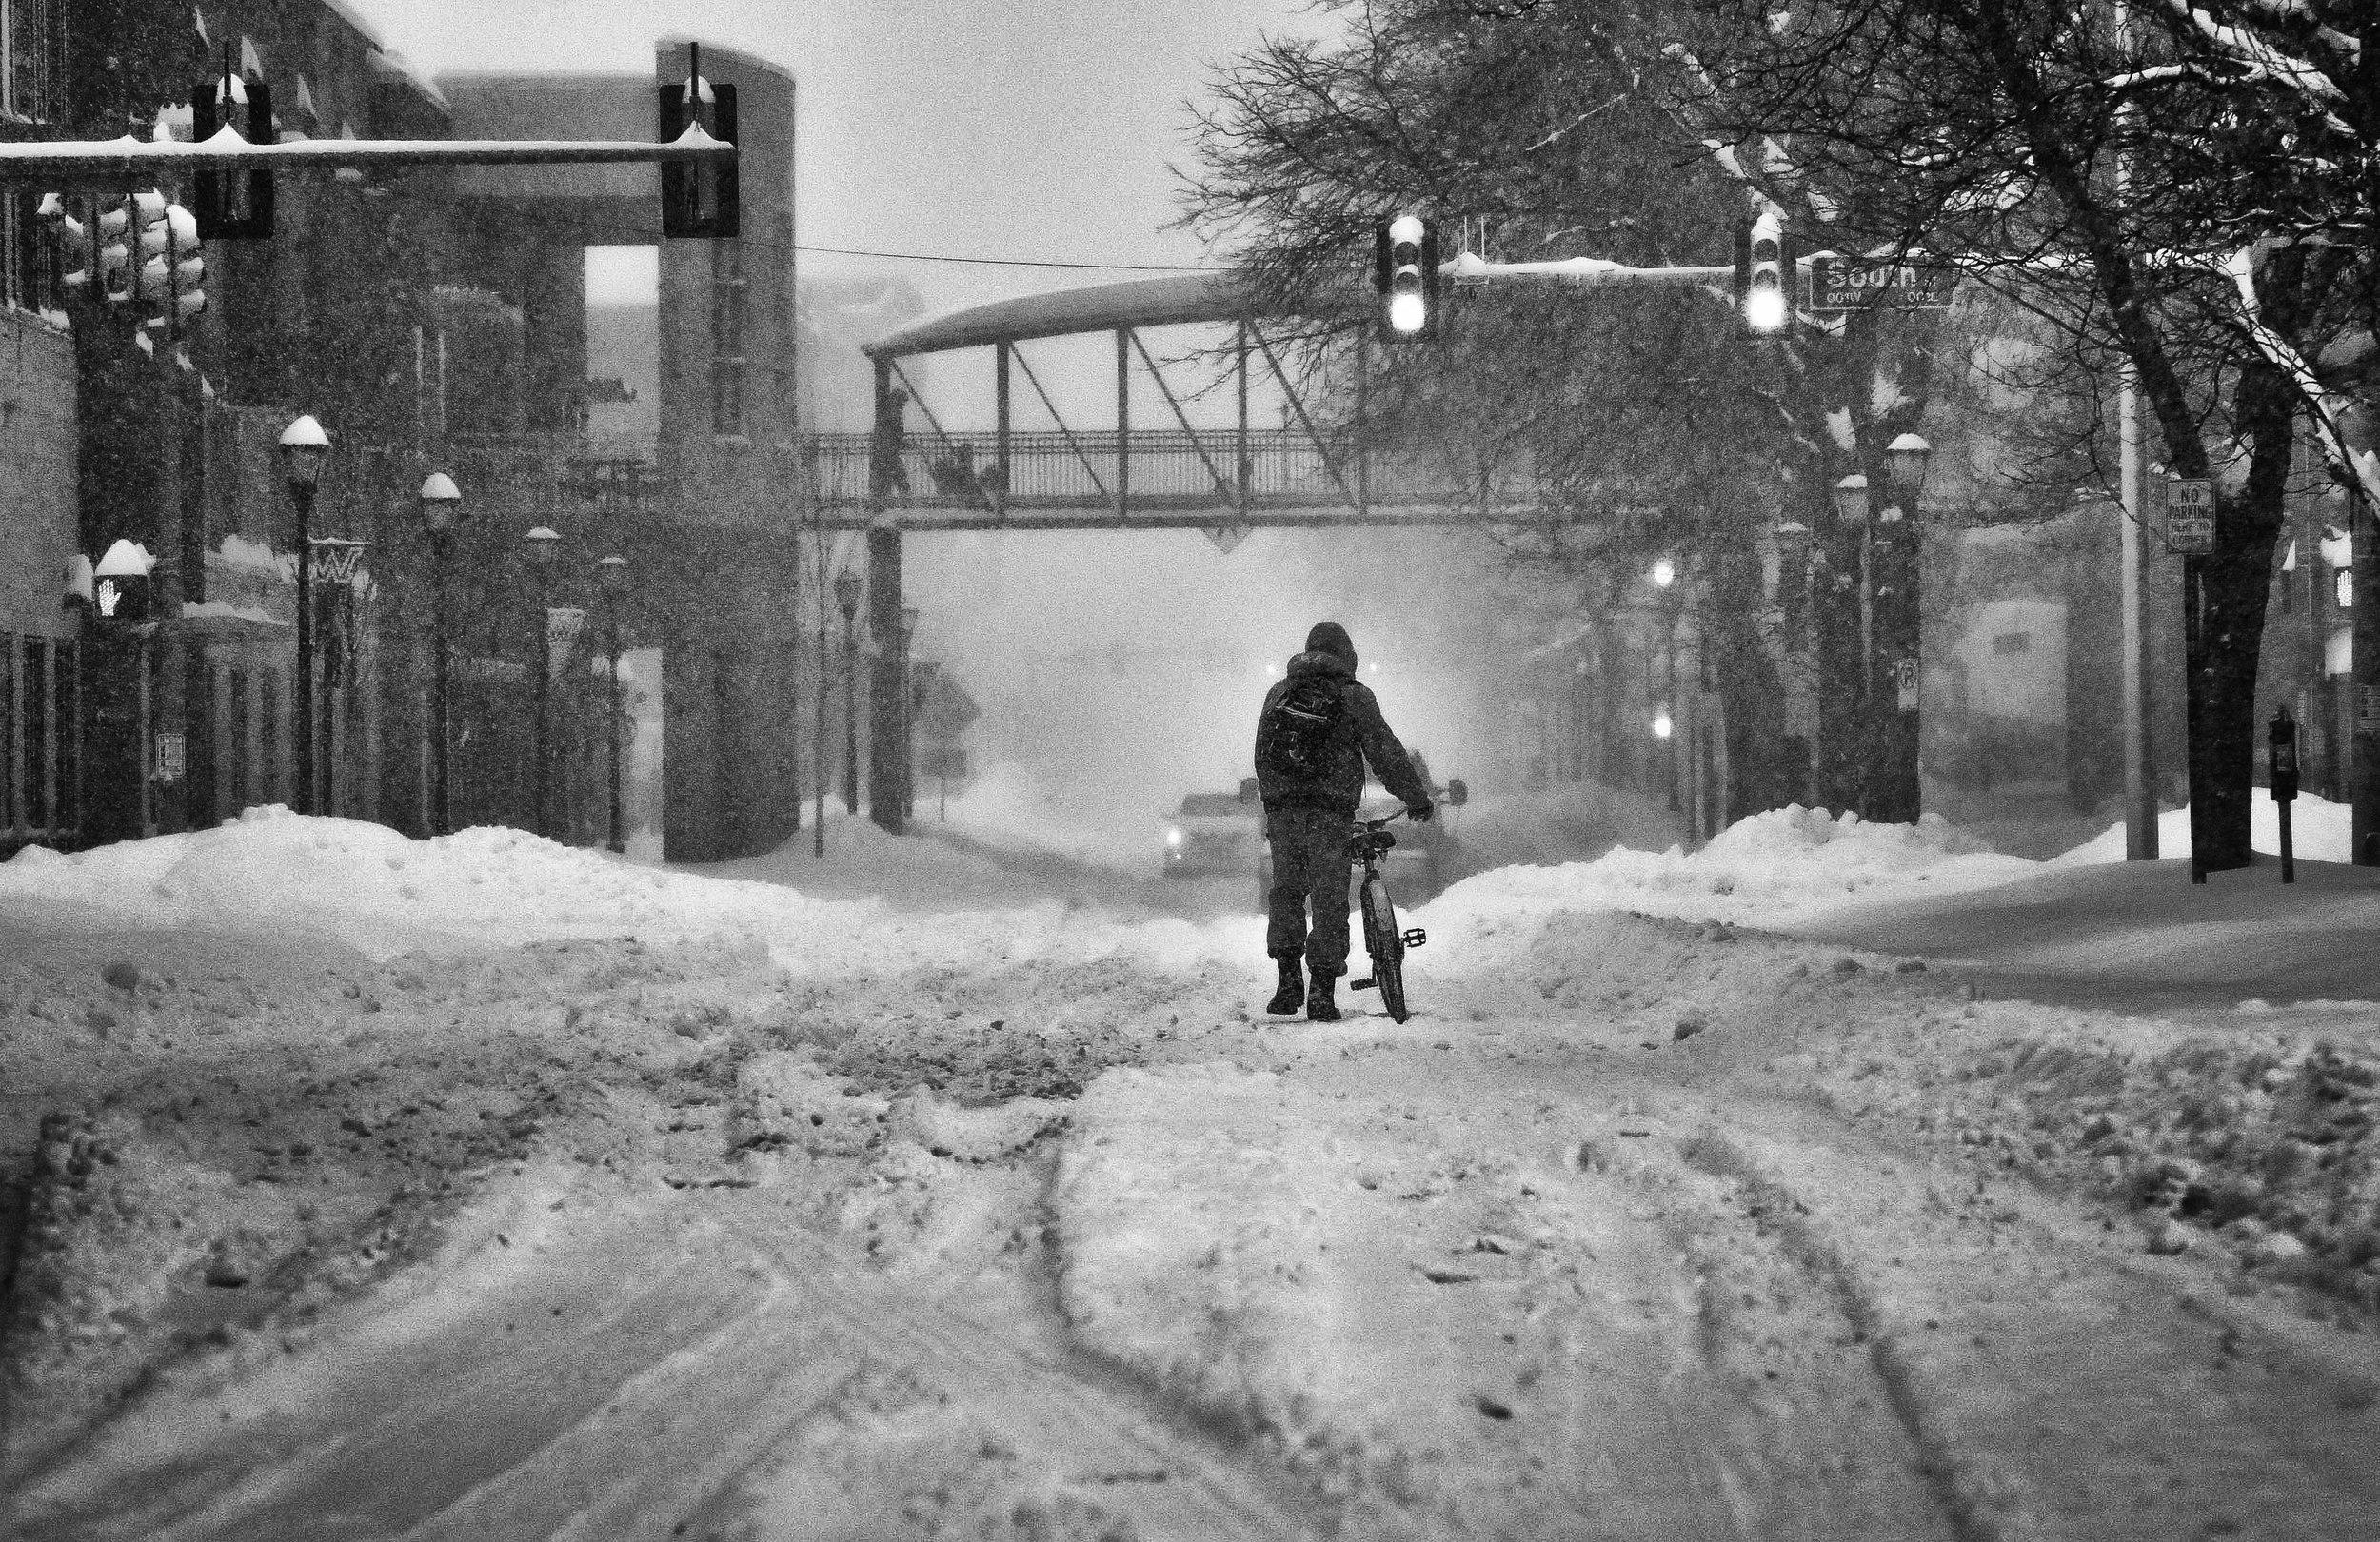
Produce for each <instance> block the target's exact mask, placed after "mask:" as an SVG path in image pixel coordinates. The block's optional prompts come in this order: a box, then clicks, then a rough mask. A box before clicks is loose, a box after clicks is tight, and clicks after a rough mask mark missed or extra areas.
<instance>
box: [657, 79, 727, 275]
mask: <svg viewBox="0 0 2380 1542" xmlns="http://www.w3.org/2000/svg"><path fill="white" fill-rule="evenodd" d="M660 94H661V139H662V143H663V144H664V145H666V144H670V143H672V142H674V141H675V140H677V139H678V138H679V137H680V136H682V135H683V134H684V133H685V131H686V130H687V129H688V128H701V129H702V130H703V132H704V133H706V134H708V135H710V137H711V138H713V139H716V140H719V141H720V142H722V143H723V144H728V145H732V144H734V143H735V142H736V89H735V88H734V87H733V86H730V85H728V84H727V83H725V82H724V81H712V80H704V78H703V49H702V45H701V44H699V43H689V44H687V45H686V78H685V80H684V82H683V83H680V84H677V85H671V86H664V87H662V88H661V93H660ZM742 226H743V208H742V192H741V188H740V186H739V184H738V181H737V177H736V163H735V162H734V161H732V160H705V161H664V162H662V164H661V233H662V234H663V235H664V237H670V238H682V237H718V236H727V237H733V236H735V235H736V234H738V233H739V231H740V229H741V227H742Z"/></svg>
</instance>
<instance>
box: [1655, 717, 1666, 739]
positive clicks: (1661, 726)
mask: <svg viewBox="0 0 2380 1542" xmlns="http://www.w3.org/2000/svg"><path fill="white" fill-rule="evenodd" d="M1669 736H1670V721H1669V714H1668V713H1666V712H1659V713H1656V714H1654V718H1653V737H1654V738H1656V739H1667V738H1668V737H1669Z"/></svg>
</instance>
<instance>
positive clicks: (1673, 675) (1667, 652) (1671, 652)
mask: <svg viewBox="0 0 2380 1542" xmlns="http://www.w3.org/2000/svg"><path fill="white" fill-rule="evenodd" d="M1652 578H1653V586H1654V587H1655V588H1656V589H1658V590H1660V591H1661V598H1662V600H1663V602H1664V606H1663V609H1664V612H1665V616H1664V619H1665V621H1666V622H1667V624H1668V632H1669V636H1668V638H1667V641H1666V645H1665V647H1664V649H1663V664H1662V676H1661V697H1662V704H1661V716H1660V718H1659V720H1658V721H1657V722H1656V723H1655V725H1654V730H1653V731H1654V735H1655V737H1656V738H1658V739H1661V740H1665V741H1667V742H1668V745H1669V806H1670V812H1672V813H1676V812H1677V811H1678V810H1679V809H1680V808H1682V807H1683V806H1684V804H1683V803H1682V802H1680V801H1679V787H1678V783H1679V781H1681V780H1683V776H1684V771H1683V762H1682V761H1681V760H1680V757H1681V756H1682V755H1683V754H1684V753H1685V746H1684V744H1683V741H1682V739H1681V736H1680V735H1679V734H1678V732H1677V721H1678V716H1679V714H1678V701H1677V606H1678V600H1679V595H1678V592H1677V564H1676V563H1674V562H1672V561H1670V560H1669V559H1668V558H1667V557H1662V558H1658V559H1656V561H1655V562H1654V563H1653V574H1652Z"/></svg>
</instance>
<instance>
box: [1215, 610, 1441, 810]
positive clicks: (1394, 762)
mask: <svg viewBox="0 0 2380 1542" xmlns="http://www.w3.org/2000/svg"><path fill="white" fill-rule="evenodd" d="M1317 675H1320V676H1324V677H1326V678H1329V679H1331V680H1334V681H1336V682H1339V700H1340V701H1341V702H1343V703H1344V704H1345V707H1346V710H1345V711H1344V712H1343V713H1342V714H1341V715H1340V728H1339V744H1338V745H1337V747H1336V748H1335V750H1334V751H1333V753H1332V755H1331V758H1330V763H1329V765H1328V767H1327V768H1326V769H1325V770H1324V772H1323V774H1322V775H1320V776H1319V777H1314V778H1310V779H1309V778H1293V777H1284V776H1281V775H1279V774H1278V773H1276V772H1272V771H1268V770H1266V769H1265V761H1266V759H1267V757H1266V755H1265V743H1264V724H1265V722H1266V721H1267V720H1268V719H1269V718H1270V717H1271V716H1272V709H1273V704H1274V703H1275V702H1279V700H1280V699H1281V698H1282V697H1283V696H1284V695H1286V694H1288V691H1289V688H1290V687H1291V686H1292V685H1294V684H1296V683H1297V682H1299V681H1301V680H1305V679H1309V678H1311V677H1313V676H1317ZM1366 761H1369V762H1370V763H1371V766H1372V770H1373V771H1374V773H1375V774H1377V775H1378V777H1379V779H1380V784H1381V785H1382V786H1384V787H1386V788H1387V789H1388V790H1389V791H1390V792H1391V793H1393V794H1395V795H1396V796H1397V797H1398V798H1399V799H1401V800H1402V801H1405V802H1406V803H1408V804H1412V805H1416V806H1418V805H1420V804H1424V803H1427V802H1429V801H1430V789H1429V785H1428V784H1427V783H1426V782H1424V781H1422V780H1421V778H1420V776H1419V775H1418V773H1416V772H1415V770H1414V768H1413V760H1412V758H1411V757H1410V756H1408V755H1406V753H1405V746H1404V745H1403V744H1401V743H1399V742H1398V739H1397V736H1396V735H1395V734H1394V733H1392V732H1390V730H1389V726H1388V720H1387V719H1385V718H1383V717H1382V716H1380V703H1379V699H1378V697H1376V696H1374V695H1373V694H1372V689H1371V687H1370V686H1368V685H1366V684H1364V683H1363V682H1361V681H1359V680H1358V679H1357V678H1356V645H1355V642H1354V641H1353V640H1352V639H1350V638H1349V637H1348V636H1347V629H1346V628H1345V627H1343V626H1341V625H1339V623H1337V622H1322V623H1319V624H1318V625H1317V626H1316V627H1315V628H1314V630H1313V631H1311V632H1309V633H1308V634H1306V650H1305V651H1304V652H1303V653H1300V654H1298V655H1297V656H1296V657H1294V658H1292V659H1291V660H1290V661H1289V668H1288V671H1287V673H1286V675H1285V676H1284V678H1282V679H1280V680H1278V681H1276V682H1273V688H1272V689H1271V690H1269V691H1266V692H1265V693H1264V710H1263V711H1261V712H1259V714H1258V715H1257V746H1256V774H1257V788H1258V791H1259V794H1260V795H1261V797H1262V798H1263V801H1264V807H1265V810H1266V812H1268V813H1269V812H1271V811H1272V810H1274V809H1280V808H1321V809H1331V810H1334V811H1336V812H1339V813H1342V814H1345V815H1347V816H1348V817H1349V818H1351V819H1352V818H1353V817H1354V816H1355V812H1356V807H1357V805H1358V804H1359V803H1361V802H1362V801H1363V768H1364V764H1365V762H1366Z"/></svg>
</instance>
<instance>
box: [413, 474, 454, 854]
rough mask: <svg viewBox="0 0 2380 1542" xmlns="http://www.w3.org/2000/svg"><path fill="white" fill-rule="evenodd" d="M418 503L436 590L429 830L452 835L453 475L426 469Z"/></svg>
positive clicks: (432, 637) (432, 623)
mask: <svg viewBox="0 0 2380 1542" xmlns="http://www.w3.org/2000/svg"><path fill="white" fill-rule="evenodd" d="M421 504H422V525H423V527H424V528H425V529H426V530H428V532H429V554H430V569H431V582H432V583H433V584H434V585H435V589H436V594H435V603H434V605H433V606H432V609H431V614H430V657H431V664H430V669H431V684H430V698H429V702H430V719H429V737H430V757H429V763H430V792H429V818H430V834H432V835H452V834H454V777H453V761H454V744H453V735H452V730H451V727H450V724H451V723H452V722H453V718H452V710H453V709H452V707H451V705H450V702H451V697H450V695H449V687H448V674H449V667H448V655H449V653H450V652H451V651H452V649H451V644H450V642H448V639H449V638H450V637H451V635H452V626H453V620H452V617H451V615H450V614H449V612H448V608H447V596H446V566H447V559H448V558H449V557H451V556H452V555H453V551H454V521H455V515H456V514H457V513H459V512H460V511H461V509H462V506H463V492H462V489H460V488H458V487H457V486H456V485H455V484H454V478H452V477H450V476H448V475H446V473H445V472H444V471H432V472H431V473H430V474H429V475H428V476H427V477H425V478H424V479H423V480H422V491H421Z"/></svg>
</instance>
